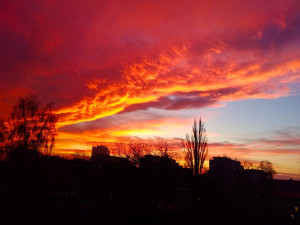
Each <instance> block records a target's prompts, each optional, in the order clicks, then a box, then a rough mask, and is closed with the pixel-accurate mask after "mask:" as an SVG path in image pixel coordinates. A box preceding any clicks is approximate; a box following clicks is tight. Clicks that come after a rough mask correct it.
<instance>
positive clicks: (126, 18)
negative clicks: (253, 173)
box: [0, 0, 300, 180]
mask: <svg viewBox="0 0 300 225" xmlns="http://www.w3.org/2000/svg"><path fill="white" fill-rule="evenodd" d="M0 52H1V57H0V108H1V111H0V118H3V119H7V118H8V117H9V114H10V112H11V110H12V106H13V105H14V104H15V103H16V101H17V99H18V98H19V97H21V96H25V95H28V94H29V93H33V94H35V95H37V97H38V98H39V99H40V100H41V101H42V102H43V103H48V102H53V103H54V107H55V110H56V113H57V114H59V115H60V121H59V122H58V124H57V127H58V136H57V138H56V146H55V148H54V150H53V151H54V152H56V153H59V154H63V153H66V154H69V153H71V152H74V151H75V150H83V151H86V152H89V151H90V150H91V147H92V146H93V145H96V144H99V143H101V142H114V141H115V140H117V139H118V138H119V137H135V138H141V139H142V140H145V141H146V140H148V141H149V140H152V141H156V140H161V139H166V140H168V141H169V142H170V143H172V144H174V145H177V146H178V145H179V144H178V143H180V141H179V140H180V139H181V138H185V135H186V133H189V132H190V131H191V128H192V125H193V120H194V118H199V117H201V118H202V119H203V120H204V122H205V127H206V130H207V135H208V143H209V155H208V159H209V158H211V157H213V156H218V155H220V156H222V155H224V154H225V155H227V156H229V157H232V158H236V159H239V160H241V161H245V160H246V161H251V162H254V163H257V162H259V161H261V160H269V161H271V162H272V163H273V165H274V166H275V168H276V170H277V171H278V174H277V175H276V177H277V178H280V179H290V178H293V179H298V180H300V117H299V115H300V114H299V112H300V104H299V103H300V2H299V1H298V0H295V1H293V0H285V1H282V0H272V1H271V0H270V1H266V0H253V1H243V0H240V1H233V0H232V1H230V0H227V1H225V0H217V1H200V0H195V1H176V0H172V1H168V0H164V1H150V0H149V1H145V0H142V1H132V0H128V1H121V0H119V1H114V0H111V1H104V0H103V1H96V0H88V1H83V0H66V1H56V0H44V1H38V0H28V1H17V0H2V1H1V7H0Z"/></svg>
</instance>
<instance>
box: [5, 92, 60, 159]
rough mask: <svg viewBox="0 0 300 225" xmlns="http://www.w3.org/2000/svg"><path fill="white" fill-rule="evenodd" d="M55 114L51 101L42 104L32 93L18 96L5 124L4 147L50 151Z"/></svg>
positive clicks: (54, 129)
mask: <svg viewBox="0 0 300 225" xmlns="http://www.w3.org/2000/svg"><path fill="white" fill-rule="evenodd" d="M56 121H57V116H56V115H55V113H54V112H53V103H49V104H47V105H46V106H44V107H43V106H42V105H41V102H39V101H38V100H37V98H36V97H35V96H34V95H29V96H25V97H20V98H19V99H18V102H17V103H16V105H15V106H14V107H13V110H12V113H11V117H10V119H9V120H8V121H7V122H6V123H5V124H6V136H7V137H6V138H7V141H6V143H5V146H6V148H8V149H9V150H14V149H17V148H23V149H28V150H34V151H36V152H40V151H43V152H44V153H47V154H48V153H51V149H52V147H53V146H54V143H55V136H56V128H55V123H56Z"/></svg>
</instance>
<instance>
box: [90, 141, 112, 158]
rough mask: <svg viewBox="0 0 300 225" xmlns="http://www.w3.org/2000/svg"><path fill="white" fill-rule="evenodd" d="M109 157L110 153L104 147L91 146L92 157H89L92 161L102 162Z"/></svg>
mask: <svg viewBox="0 0 300 225" xmlns="http://www.w3.org/2000/svg"><path fill="white" fill-rule="evenodd" d="M109 156H110V151H109V149H108V148H107V147H106V146H104V145H100V146H93V148H92V156H91V160H92V161H99V160H100V161H102V160H103V159H106V158H107V157H109Z"/></svg>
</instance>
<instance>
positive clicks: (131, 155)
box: [125, 142, 150, 166]
mask: <svg viewBox="0 0 300 225" xmlns="http://www.w3.org/2000/svg"><path fill="white" fill-rule="evenodd" d="M149 151H150V150H149V146H148V145H147V144H146V143H143V142H131V143H129V144H128V150H127V152H126V154H125V155H126V158H127V159H128V160H129V161H130V162H131V163H132V165H134V166H140V162H141V159H142V157H143V156H144V155H146V154H147V153H149Z"/></svg>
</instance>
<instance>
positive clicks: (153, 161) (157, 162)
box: [141, 155, 179, 169]
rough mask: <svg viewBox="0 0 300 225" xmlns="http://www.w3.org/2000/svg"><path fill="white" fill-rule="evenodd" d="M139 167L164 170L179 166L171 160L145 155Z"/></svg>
mask: <svg viewBox="0 0 300 225" xmlns="http://www.w3.org/2000/svg"><path fill="white" fill-rule="evenodd" d="M141 167H143V168H148V169H155V168H162V167H164V168H165V169H177V168H178V167H179V164H178V163H177V162H176V161H175V160H174V159H171V158H164V157H160V156H154V155H145V156H144V157H143V158H142V159H141Z"/></svg>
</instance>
